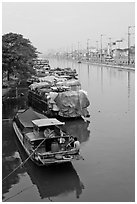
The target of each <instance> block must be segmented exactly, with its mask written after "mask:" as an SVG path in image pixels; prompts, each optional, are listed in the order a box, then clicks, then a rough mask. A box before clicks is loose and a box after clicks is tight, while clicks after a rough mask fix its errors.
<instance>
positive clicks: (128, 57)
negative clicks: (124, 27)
mask: <svg viewBox="0 0 137 204" xmlns="http://www.w3.org/2000/svg"><path fill="white" fill-rule="evenodd" d="M133 27H135V26H128V65H129V64H130V35H131V33H130V28H133Z"/></svg>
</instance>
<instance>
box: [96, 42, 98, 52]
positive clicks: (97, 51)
mask: <svg viewBox="0 0 137 204" xmlns="http://www.w3.org/2000/svg"><path fill="white" fill-rule="evenodd" d="M96 44H97V52H98V41H96Z"/></svg>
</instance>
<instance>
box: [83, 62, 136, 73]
mask: <svg viewBox="0 0 137 204" xmlns="http://www.w3.org/2000/svg"><path fill="white" fill-rule="evenodd" d="M81 62H82V63H86V64H93V65H98V66H106V67H112V68H118V69H125V70H133V71H135V67H131V66H124V65H116V64H107V63H98V62H86V61H81Z"/></svg>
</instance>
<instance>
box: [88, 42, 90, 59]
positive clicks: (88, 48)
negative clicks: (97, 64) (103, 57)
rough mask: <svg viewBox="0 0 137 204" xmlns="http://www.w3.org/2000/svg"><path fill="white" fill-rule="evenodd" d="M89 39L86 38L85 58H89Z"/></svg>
mask: <svg viewBox="0 0 137 204" xmlns="http://www.w3.org/2000/svg"><path fill="white" fill-rule="evenodd" d="M89 41H90V39H87V59H88V60H89Z"/></svg>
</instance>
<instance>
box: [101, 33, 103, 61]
mask: <svg viewBox="0 0 137 204" xmlns="http://www.w3.org/2000/svg"><path fill="white" fill-rule="evenodd" d="M102 37H103V35H102V34H101V38H100V48H101V49H100V61H101V63H102Z"/></svg>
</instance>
